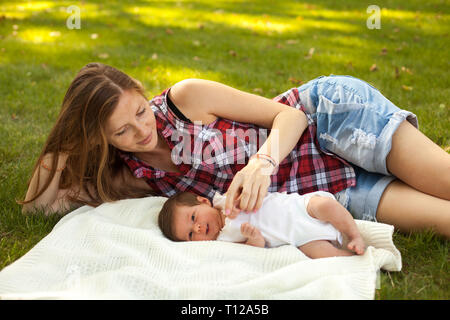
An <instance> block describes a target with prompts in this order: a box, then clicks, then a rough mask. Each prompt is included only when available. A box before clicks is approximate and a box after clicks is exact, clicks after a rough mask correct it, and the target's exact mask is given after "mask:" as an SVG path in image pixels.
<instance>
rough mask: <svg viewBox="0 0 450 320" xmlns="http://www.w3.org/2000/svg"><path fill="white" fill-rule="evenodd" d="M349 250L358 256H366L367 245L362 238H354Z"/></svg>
mask: <svg viewBox="0 0 450 320" xmlns="http://www.w3.org/2000/svg"><path fill="white" fill-rule="evenodd" d="M347 248H348V249H349V250H351V251H353V252H355V253H356V254H358V255H361V254H364V250H365V248H366V245H365V244H364V240H363V238H362V237H361V236H359V237H356V238H353V239H351V240H350V242H349V243H348V245H347Z"/></svg>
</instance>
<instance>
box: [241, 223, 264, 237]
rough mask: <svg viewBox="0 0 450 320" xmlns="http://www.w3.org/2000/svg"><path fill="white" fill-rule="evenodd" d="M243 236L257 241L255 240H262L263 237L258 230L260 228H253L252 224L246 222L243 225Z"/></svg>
mask: <svg viewBox="0 0 450 320" xmlns="http://www.w3.org/2000/svg"><path fill="white" fill-rule="evenodd" d="M241 234H242V235H243V236H244V237H247V238H249V239H255V238H262V237H263V235H262V234H261V231H259V230H258V228H256V227H254V226H252V225H251V224H250V223H248V222H245V223H243V224H241Z"/></svg>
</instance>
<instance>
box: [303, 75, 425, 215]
mask: <svg viewBox="0 0 450 320" xmlns="http://www.w3.org/2000/svg"><path fill="white" fill-rule="evenodd" d="M298 90H299V94H300V99H301V101H302V103H303V104H304V106H305V108H306V112H307V113H309V114H310V115H311V116H312V118H313V119H314V121H315V122H316V123H317V138H318V141H319V144H320V147H321V148H322V149H323V150H324V151H326V152H331V153H334V154H336V155H338V156H339V157H341V158H343V159H345V160H346V161H348V162H349V163H351V164H352V165H353V167H354V169H355V173H356V186H354V187H351V188H347V189H344V190H342V191H340V192H338V193H336V194H335V196H336V199H337V200H338V201H339V202H340V203H341V204H342V205H343V206H344V207H346V208H347V210H349V211H350V213H351V214H352V215H353V217H354V218H355V219H362V220H370V221H376V212H377V208H378V203H379V202H380V199H381V196H382V194H383V192H384V190H385V189H386V187H387V186H388V184H389V183H391V182H392V181H393V180H394V179H396V178H395V177H394V176H393V175H391V174H390V173H389V171H388V169H387V167H386V157H387V155H388V154H389V151H390V150H391V146H392V136H393V134H394V132H395V130H397V128H398V126H399V125H400V123H402V122H403V121H404V120H407V121H409V122H410V123H411V124H412V125H414V126H415V127H416V128H418V121H417V117H416V115H415V114H413V113H411V112H409V111H406V110H402V109H400V108H398V107H397V106H395V105H394V104H393V103H392V102H391V101H389V100H388V99H387V98H386V97H384V96H383V95H382V94H381V93H380V92H379V91H378V90H377V89H375V88H374V87H372V86H371V85H370V84H368V83H367V82H365V81H362V80H359V79H357V78H354V77H351V76H336V75H330V76H328V77H326V76H321V77H319V78H316V79H314V80H311V81H309V82H308V83H306V84H304V85H302V86H300V87H299V88H298Z"/></svg>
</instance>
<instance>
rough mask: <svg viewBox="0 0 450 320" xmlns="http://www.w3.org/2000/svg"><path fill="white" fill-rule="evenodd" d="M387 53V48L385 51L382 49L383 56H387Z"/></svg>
mask: <svg viewBox="0 0 450 320" xmlns="http://www.w3.org/2000/svg"><path fill="white" fill-rule="evenodd" d="M387 52H388V50H387V49H386V48H383V49H381V52H380V54H381V55H382V56H385V55H386V54H387Z"/></svg>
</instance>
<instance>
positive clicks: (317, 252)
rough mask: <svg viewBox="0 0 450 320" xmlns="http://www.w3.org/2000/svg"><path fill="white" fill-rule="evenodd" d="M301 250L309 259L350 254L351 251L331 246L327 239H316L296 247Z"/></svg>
mask: <svg viewBox="0 0 450 320" xmlns="http://www.w3.org/2000/svg"><path fill="white" fill-rule="evenodd" d="M298 248H299V249H300V251H301V252H303V253H304V254H305V255H307V256H308V257H310V258H311V259H319V258H328V257H340V256H352V255H353V253H352V252H350V251H347V250H343V249H339V248H336V247H335V246H333V244H332V243H331V242H330V241H328V240H316V241H311V242H308V243H305V244H304V245H302V246H300V247H298Z"/></svg>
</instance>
